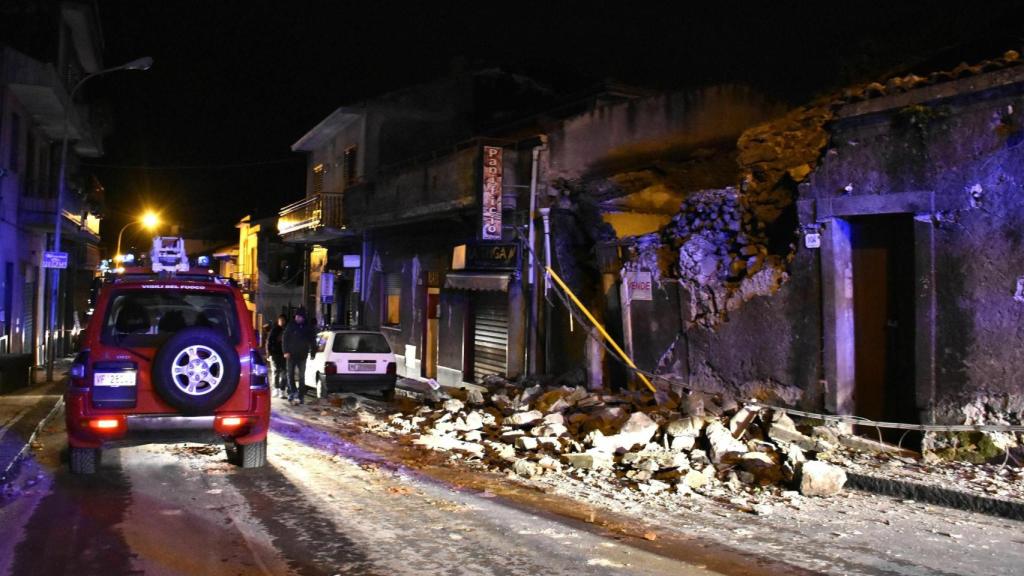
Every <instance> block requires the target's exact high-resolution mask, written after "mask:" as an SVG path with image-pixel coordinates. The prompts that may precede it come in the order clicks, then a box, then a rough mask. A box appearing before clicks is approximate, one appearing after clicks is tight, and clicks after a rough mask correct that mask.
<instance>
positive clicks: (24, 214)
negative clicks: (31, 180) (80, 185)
mask: <svg viewBox="0 0 1024 576" xmlns="http://www.w3.org/2000/svg"><path fill="white" fill-rule="evenodd" d="M56 209H57V201H56V199H54V198H37V197H32V196H22V197H21V198H19V199H18V220H19V223H20V224H21V225H22V226H25V227H27V228H30V229H32V230H35V231H38V232H42V233H49V232H53V225H54V218H53V216H54V212H55V211H56ZM63 213H64V218H63V219H62V223H63V228H62V230H61V234H63V235H64V237H65V238H67V239H69V240H73V241H78V242H88V243H92V244H96V243H98V242H99V241H100V218H99V217H98V216H96V215H95V214H92V213H91V212H89V211H88V210H86V209H85V204H84V202H83V201H82V200H81V198H78V197H77V196H75V195H73V194H68V197H66V198H65V199H64V206H63Z"/></svg>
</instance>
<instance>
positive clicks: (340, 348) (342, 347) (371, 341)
mask: <svg viewBox="0 0 1024 576" xmlns="http://www.w3.org/2000/svg"><path fill="white" fill-rule="evenodd" d="M331 350H333V351H334V352H361V353H364V354H390V353H391V347H390V346H388V341H387V340H386V339H385V338H384V336H383V335H381V334H373V333H369V332H360V333H350V334H336V335H335V336H334V346H333V347H332V348H331Z"/></svg>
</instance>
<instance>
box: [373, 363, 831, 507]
mask: <svg viewBox="0 0 1024 576" xmlns="http://www.w3.org/2000/svg"><path fill="white" fill-rule="evenodd" d="M488 384H489V385H490V389H489V391H488V392H485V393H483V394H480V393H479V391H472V392H467V391H454V392H453V394H455V395H460V396H465V398H451V399H447V400H443V401H432V400H430V399H429V398H428V399H425V400H423V402H424V403H423V404H414V403H412V402H411V401H410V402H407V403H405V404H404V405H403V410H402V412H401V413H399V414H392V415H391V416H390V417H389V418H386V419H381V426H382V428H383V430H379V431H382V432H385V433H388V434H395V435H400V436H403V437H408V438H410V439H411V442H412V443H413V444H415V445H419V446H423V447H426V448H430V449H432V450H437V451H443V452H451V453H453V455H457V456H458V457H459V458H468V459H470V461H477V462H479V463H480V464H481V465H483V466H485V467H487V468H490V469H493V470H495V471H501V472H504V473H509V474H512V475H517V476H520V477H523V478H537V477H542V476H544V475H546V474H553V473H562V474H568V475H570V476H578V477H579V478H580V479H582V480H583V481H584V482H591V481H596V480H598V479H601V480H606V481H617V482H621V483H622V484H623V485H624V486H628V487H629V488H632V489H634V490H636V491H637V492H638V493H639V494H642V495H655V494H657V495H661V494H669V493H678V494H682V495H689V494H694V493H699V494H703V495H705V496H710V497H718V496H721V495H723V494H736V493H741V494H753V493H761V492H764V491H766V490H768V491H774V492H781V491H782V490H783V489H786V490H799V491H800V492H801V493H802V494H804V495H807V496H831V495H834V494H837V493H839V492H840V491H841V490H842V487H843V483H844V482H845V473H844V472H843V470H842V469H841V468H839V467H838V466H836V465H835V464H830V463H827V462H825V461H823V460H824V459H825V458H827V457H828V456H829V451H831V450H834V449H836V447H837V446H838V443H837V442H836V440H835V439H836V438H837V435H836V433H835V432H833V431H831V430H815V429H812V428H811V427H798V426H797V425H796V424H795V423H794V422H793V421H792V420H791V419H789V418H788V417H786V416H785V415H784V414H775V413H772V412H771V411H768V410H760V409H758V408H755V407H750V406H746V405H741V404H738V403H736V402H735V401H732V400H730V399H723V398H712V397H704V398H699V399H696V401H695V399H694V398H691V397H689V395H688V396H684V397H679V396H677V395H675V393H672V394H670V397H669V400H668V401H667V402H665V401H663V402H662V403H661V404H658V403H656V402H655V400H654V398H653V396H652V395H650V394H648V393H644V392H629V391H622V392H619V393H617V394H614V395H612V394H602V393H591V392H589V391H587V390H586V389H585V388H582V387H569V386H561V387H548V388H544V387H541V386H539V385H537V386H532V387H529V388H526V389H521V388H517V387H516V386H514V385H513V384H510V383H505V382H496V381H493V380H492V381H491V382H489V383H488ZM705 396H706V395H705ZM819 428H820V427H819ZM755 504H758V505H760V507H759V508H754V507H753V506H754V505H755ZM749 508H750V510H749V512H751V513H757V514H769V513H771V506H770V505H768V504H766V503H764V502H760V503H759V502H754V503H753V504H751V505H750V506H749Z"/></svg>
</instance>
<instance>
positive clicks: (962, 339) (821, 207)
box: [805, 84, 1024, 421]
mask: <svg viewBox="0 0 1024 576" xmlns="http://www.w3.org/2000/svg"><path fill="white" fill-rule="evenodd" d="M1022 92H1024V87H1022V86H1021V85H1020V84H1015V85H1011V86H1004V87H1002V88H999V89H994V90H988V91H983V92H975V93H970V94H961V95H953V96H952V97H947V98H944V99H941V100H932V101H927V102H919V103H917V104H912V105H911V106H904V107H901V108H898V109H889V110H883V111H881V112H877V113H874V114H870V115H865V116H856V117H852V118H847V119H845V120H843V121H840V122H838V123H837V124H836V125H835V126H833V128H832V130H831V133H832V142H831V145H830V148H829V150H828V153H827V154H826V156H825V160H824V163H823V165H822V166H821V168H820V169H819V170H818V171H817V172H816V173H815V174H814V175H813V177H812V180H811V182H812V184H811V186H810V187H809V188H808V190H807V193H806V194H805V197H806V198H809V199H812V200H814V203H815V206H816V212H817V219H818V220H819V221H823V222H828V221H829V218H830V217H831V216H833V215H834V213H835V212H837V211H840V210H839V209H838V208H837V206H839V207H843V206H845V207H846V208H845V210H846V211H849V210H851V209H852V208H850V207H856V211H857V212H858V213H859V214H860V215H865V214H881V213H894V212H896V213H900V212H902V213H909V214H914V216H915V218H916V220H917V226H918V228H920V227H921V226H925V227H928V228H930V234H922V233H920V232H918V233H917V235H916V238H915V244H916V250H917V253H918V257H917V261H918V266H919V267H921V266H928V265H931V266H933V270H917V271H916V272H917V275H918V289H919V292H921V293H922V294H923V295H924V297H925V298H927V297H930V298H932V299H933V301H934V311H935V313H934V317H933V318H934V320H932V317H928V316H924V317H922V316H921V315H920V314H919V319H918V326H917V329H918V331H922V330H924V331H927V332H931V333H932V334H933V336H932V341H931V342H928V341H921V340H919V342H918V351H917V356H918V368H917V369H918V370H919V371H931V370H934V372H933V373H932V374H930V376H931V382H932V383H931V386H932V389H931V390H920V389H919V390H918V401H919V406H918V407H919V409H921V410H922V412H923V413H925V414H926V415H930V416H931V417H932V418H934V419H935V420H938V421H963V419H964V410H963V407H964V406H965V405H967V404H969V403H971V402H975V401H977V400H979V399H982V400H986V401H988V400H991V403H992V408H993V409H994V410H996V411H1001V412H1015V413H1017V414H1018V417H1019V414H1020V413H1021V412H1022V410H1024V401H1022V400H1021V395H1022V392H1024V301H1020V300H1018V299H1015V298H1014V296H1015V292H1016V289H1017V288H1016V287H1017V284H1018V280H1019V279H1020V278H1022V277H1024V252H1022V242H1024V232H1022V231H1024V148H1022V147H1021V146H1020V143H1021V142H1022V141H1024V122H1022V119H1021V115H1022V112H1024V96H1022ZM830 212H831V213H830ZM929 236H930V238H929ZM923 272H924V274H922V273H923ZM928 282H931V285H930V286H929V285H927V283H928ZM926 301H927V300H919V304H920V303H921V302H926ZM928 346H931V350H922V348H926V347H928ZM929 356H930V357H932V358H933V359H934V361H933V366H931V365H922V364H923V361H922V359H927V358H928V357H929ZM922 384H923V383H922V381H921V380H920V379H919V381H918V386H919V387H920V386H922ZM926 417H927V416H926Z"/></svg>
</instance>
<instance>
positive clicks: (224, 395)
mask: <svg viewBox="0 0 1024 576" xmlns="http://www.w3.org/2000/svg"><path fill="white" fill-rule="evenodd" d="M239 370H240V366H239V362H238V353H237V352H236V351H235V349H234V347H232V346H231V344H230V343H229V342H228V340H227V338H226V337H225V336H224V334H222V333H221V332H219V331H217V330H215V329H211V328H188V329H185V330H182V331H180V332H178V333H176V334H174V335H173V336H171V338H170V339H169V340H167V342H166V343H165V344H164V345H163V346H161V347H160V350H159V351H158V352H157V353H156V358H154V359H153V373H152V375H151V380H152V382H153V388H154V390H156V393H157V394H159V395H160V397H161V398H163V399H164V401H166V402H167V403H168V404H170V405H171V406H173V407H174V408H177V409H178V410H180V411H181V412H182V413H183V414H187V415H200V414H209V413H211V412H213V410H215V409H216V408H218V407H219V406H220V405H221V404H223V403H224V402H227V400H228V398H230V397H231V394H232V393H234V391H235V388H237V387H238V378H239Z"/></svg>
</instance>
